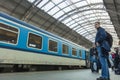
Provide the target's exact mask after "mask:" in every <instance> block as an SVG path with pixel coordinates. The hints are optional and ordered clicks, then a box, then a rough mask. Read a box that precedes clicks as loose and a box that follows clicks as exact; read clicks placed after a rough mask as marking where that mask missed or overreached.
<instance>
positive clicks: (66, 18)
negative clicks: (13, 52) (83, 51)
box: [0, 0, 120, 48]
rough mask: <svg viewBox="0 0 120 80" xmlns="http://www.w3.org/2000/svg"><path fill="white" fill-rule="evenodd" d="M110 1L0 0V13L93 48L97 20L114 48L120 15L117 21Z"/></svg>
mask: <svg viewBox="0 0 120 80" xmlns="http://www.w3.org/2000/svg"><path fill="white" fill-rule="evenodd" d="M109 1H113V0H104V1H103V0H0V11H2V12H5V13H8V14H9V15H12V16H14V17H16V18H18V19H20V20H23V21H25V22H28V23H30V24H33V25H36V26H38V27H40V28H43V29H45V30H47V31H50V32H52V33H55V34H57V35H60V36H61V37H63V38H66V39H68V40H71V41H73V42H76V43H77V44H80V45H82V46H84V47H86V48H90V47H91V44H92V43H93V42H94V40H95V35H96V29H95V27H94V23H95V22H96V21H100V22H101V26H102V27H103V28H105V30H106V31H108V32H109V33H110V34H111V35H112V36H113V39H114V45H116V41H117V40H118V37H120V34H119V30H120V29H119V26H118V24H119V23H120V22H119V17H118V16H119V12H116V14H115V15H116V18H118V21H117V22H116V21H114V16H111V14H112V13H110V12H109V11H108V10H109V9H108V8H109V7H110V8H112V7H111V6H114V5H113V3H114V4H116V2H115V0H114V2H111V3H110V4H109ZM116 1H119V0H116ZM104 4H105V5H104ZM6 5H7V6H6ZM105 6H106V7H105ZM118 7H119V4H118ZM113 11H119V8H116V9H115V10H113ZM108 13H109V14H108ZM113 13H115V12H113ZM109 15H110V16H109ZM45 16H46V17H45ZM116 23H117V24H116ZM117 29H118V30H117Z"/></svg>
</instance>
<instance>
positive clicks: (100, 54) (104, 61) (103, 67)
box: [97, 46, 110, 78]
mask: <svg viewBox="0 0 120 80" xmlns="http://www.w3.org/2000/svg"><path fill="white" fill-rule="evenodd" d="M97 51H98V57H99V59H100V63H101V77H103V78H110V76H109V67H108V62H107V57H105V56H104V55H103V52H102V48H101V46H97Z"/></svg>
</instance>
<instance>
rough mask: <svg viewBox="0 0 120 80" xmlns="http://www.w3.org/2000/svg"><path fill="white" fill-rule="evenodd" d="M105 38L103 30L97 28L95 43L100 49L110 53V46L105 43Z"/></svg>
mask: <svg viewBox="0 0 120 80" xmlns="http://www.w3.org/2000/svg"><path fill="white" fill-rule="evenodd" d="M106 37H107V34H106V31H105V29H103V28H101V27H99V28H98V29H97V34H96V38H95V43H96V42H98V43H99V44H100V46H101V47H102V48H104V49H105V50H106V51H107V52H110V46H109V44H108V42H107V41H106Z"/></svg>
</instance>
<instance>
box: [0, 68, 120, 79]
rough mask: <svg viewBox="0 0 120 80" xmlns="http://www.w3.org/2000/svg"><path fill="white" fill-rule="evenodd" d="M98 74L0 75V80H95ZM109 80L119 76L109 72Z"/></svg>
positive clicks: (46, 73) (66, 72) (48, 72)
mask: <svg viewBox="0 0 120 80" xmlns="http://www.w3.org/2000/svg"><path fill="white" fill-rule="evenodd" d="M99 75H100V73H92V72H91V70H90V69H82V70H81V69H80V70H63V71H42V72H21V73H0V80H96V78H97V77H99ZM110 75H111V80H120V75H115V74H114V72H113V71H111V70H110Z"/></svg>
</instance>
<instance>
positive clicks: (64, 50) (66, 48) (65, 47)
mask: <svg viewBox="0 0 120 80" xmlns="http://www.w3.org/2000/svg"><path fill="white" fill-rule="evenodd" d="M62 52H63V53H64V54H68V46H67V45H65V44H63V45H62Z"/></svg>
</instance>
